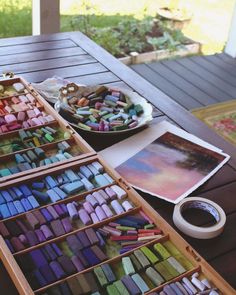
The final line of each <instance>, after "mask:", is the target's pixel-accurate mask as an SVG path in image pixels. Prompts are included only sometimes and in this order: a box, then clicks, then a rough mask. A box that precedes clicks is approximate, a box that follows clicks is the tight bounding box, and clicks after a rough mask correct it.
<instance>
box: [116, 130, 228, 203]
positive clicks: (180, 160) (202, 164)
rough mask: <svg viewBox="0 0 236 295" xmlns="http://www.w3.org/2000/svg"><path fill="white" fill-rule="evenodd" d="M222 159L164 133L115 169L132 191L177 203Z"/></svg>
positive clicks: (182, 139)
mask: <svg viewBox="0 0 236 295" xmlns="http://www.w3.org/2000/svg"><path fill="white" fill-rule="evenodd" d="M224 159H225V157H224V155H221V154H219V153H217V152H214V151H212V150H210V149H207V148H204V147H202V146H200V145H198V144H195V143H193V142H191V141H188V140H186V139H184V138H182V137H179V136H177V135H175V134H173V133H170V132H166V133H165V134H163V135H162V136H160V137H159V138H158V139H156V140H155V141H154V142H152V143H151V144H149V145H148V146H146V147H145V148H144V149H143V150H141V151H140V152H138V153H137V154H135V155H134V156H133V157H131V158H130V159H128V160H127V161H126V162H124V163H122V164H121V165H120V166H118V167H117V168H116V169H117V171H118V172H119V173H120V174H121V175H122V176H124V177H125V178H126V180H127V181H128V182H129V183H130V184H131V185H133V186H134V187H136V188H140V189H141V190H143V191H145V192H148V193H151V194H154V195H156V196H159V197H161V198H162V199H165V200H168V201H170V202H172V203H177V201H179V200H180V198H181V197H182V198H183V197H184V196H186V194H187V193H188V192H189V190H191V189H192V188H193V187H194V186H196V185H197V184H199V182H201V181H202V180H203V179H204V178H206V177H207V176H208V175H209V174H210V173H211V172H212V171H213V170H214V169H215V168H216V167H217V166H218V165H219V164H220V163H221V162H222V161H223V160H224Z"/></svg>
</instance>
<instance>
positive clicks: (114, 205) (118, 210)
mask: <svg viewBox="0 0 236 295" xmlns="http://www.w3.org/2000/svg"><path fill="white" fill-rule="evenodd" d="M111 206H112V208H113V209H114V211H115V212H116V214H121V213H124V212H125V211H124V209H123V208H122V207H121V205H120V203H119V202H118V201H117V200H113V201H111Z"/></svg>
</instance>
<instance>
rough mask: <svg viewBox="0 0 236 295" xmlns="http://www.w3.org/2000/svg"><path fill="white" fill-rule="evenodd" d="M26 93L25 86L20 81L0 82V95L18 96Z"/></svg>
mask: <svg viewBox="0 0 236 295" xmlns="http://www.w3.org/2000/svg"><path fill="white" fill-rule="evenodd" d="M23 93H25V94H26V93H27V90H26V89H25V86H24V85H23V84H22V83H20V82H17V83H13V84H12V85H10V86H9V85H3V84H0V97H4V98H5V97H7V96H13V95H14V96H18V95H20V94H23Z"/></svg>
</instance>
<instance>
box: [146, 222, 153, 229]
mask: <svg viewBox="0 0 236 295" xmlns="http://www.w3.org/2000/svg"><path fill="white" fill-rule="evenodd" d="M154 227H155V225H154V224H151V223H149V224H146V225H145V226H144V229H151V228H154Z"/></svg>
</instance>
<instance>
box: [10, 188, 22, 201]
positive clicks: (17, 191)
mask: <svg viewBox="0 0 236 295" xmlns="http://www.w3.org/2000/svg"><path fill="white" fill-rule="evenodd" d="M12 190H13V191H14V192H15V194H16V195H17V197H18V199H20V198H22V197H23V193H22V192H21V191H20V190H19V189H18V187H16V186H13V187H12Z"/></svg>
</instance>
